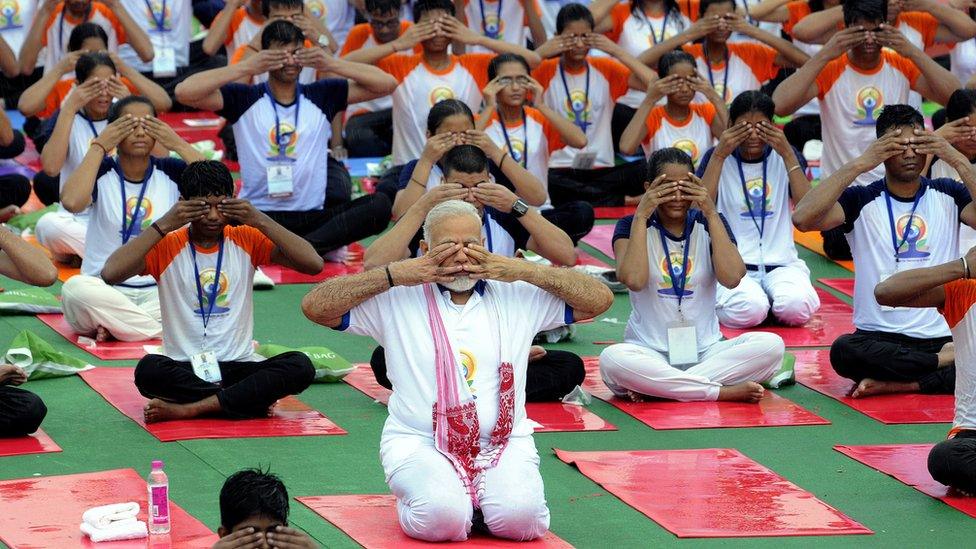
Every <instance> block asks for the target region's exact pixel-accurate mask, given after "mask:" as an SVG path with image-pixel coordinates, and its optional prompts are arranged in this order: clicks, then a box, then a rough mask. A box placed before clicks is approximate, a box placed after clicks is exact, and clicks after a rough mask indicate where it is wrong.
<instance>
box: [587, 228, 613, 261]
mask: <svg viewBox="0 0 976 549" xmlns="http://www.w3.org/2000/svg"><path fill="white" fill-rule="evenodd" d="M613 229H614V226H613V225H594V226H593V230H591V231H590V233H589V234H588V235H586V236H584V237H583V238H582V239H580V240H582V241H583V242H585V243H587V244H589V245H590V246H593V247H594V248H596V249H597V250H600V251H601V252H603V253H604V255H606V256H607V257H613V242H612V241H613Z"/></svg>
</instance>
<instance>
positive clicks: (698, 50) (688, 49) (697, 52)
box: [681, 44, 705, 59]
mask: <svg viewBox="0 0 976 549" xmlns="http://www.w3.org/2000/svg"><path fill="white" fill-rule="evenodd" d="M681 49H682V50H683V51H684V52H685V53H687V54H688V55H690V56H692V57H694V58H695V59H704V58H705V50H704V49H703V48H702V45H701V44H683V45H682V46H681Z"/></svg>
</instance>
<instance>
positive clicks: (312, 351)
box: [257, 343, 353, 383]
mask: <svg viewBox="0 0 976 549" xmlns="http://www.w3.org/2000/svg"><path fill="white" fill-rule="evenodd" d="M289 351H300V352H302V353H305V356H307V357H308V358H309V359H310V360H311V361H312V366H314V367H315V382H316V383H336V382H339V381H342V378H344V377H346V374H348V373H349V372H352V369H353V365H352V364H350V363H349V361H348V360H346V359H344V358H342V357H341V356H339V355H338V354H336V353H335V352H333V351H332V350H331V349H327V348H325V347H301V348H299V349H291V348H289V347H285V346H284V345H275V344H273V343H268V344H265V345H261V346H260V347H258V348H257V353H258V354H259V355H261V356H263V357H264V358H271V357H273V356H277V355H280V354H281V353H287V352H289Z"/></svg>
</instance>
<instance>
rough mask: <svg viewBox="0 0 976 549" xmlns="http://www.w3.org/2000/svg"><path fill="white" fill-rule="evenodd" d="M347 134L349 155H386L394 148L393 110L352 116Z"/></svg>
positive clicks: (347, 123) (347, 125) (347, 124)
mask: <svg viewBox="0 0 976 549" xmlns="http://www.w3.org/2000/svg"><path fill="white" fill-rule="evenodd" d="M345 135H346V138H345V143H346V150H348V151H349V156H352V157H362V156H386V155H388V154H390V151H392V150H393V111H392V110H391V109H384V110H381V111H376V112H367V113H363V114H357V115H356V116H353V117H350V118H349V120H347V121H346V128H345Z"/></svg>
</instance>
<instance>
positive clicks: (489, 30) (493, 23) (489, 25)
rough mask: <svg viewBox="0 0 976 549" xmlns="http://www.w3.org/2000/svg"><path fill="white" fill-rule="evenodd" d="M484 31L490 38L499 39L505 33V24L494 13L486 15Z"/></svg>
mask: <svg viewBox="0 0 976 549" xmlns="http://www.w3.org/2000/svg"><path fill="white" fill-rule="evenodd" d="M484 29H485V36H487V37H488V38H498V37H499V36H501V35H502V33H503V32H505V22H504V21H502V20H501V19H499V18H498V16H497V15H496V14H494V13H486V14H485V27H484Z"/></svg>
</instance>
